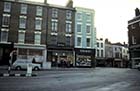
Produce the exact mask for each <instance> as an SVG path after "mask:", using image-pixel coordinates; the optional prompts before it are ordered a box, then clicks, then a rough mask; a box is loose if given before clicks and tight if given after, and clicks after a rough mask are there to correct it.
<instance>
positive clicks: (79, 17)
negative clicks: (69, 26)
mask: <svg viewBox="0 0 140 91" xmlns="http://www.w3.org/2000/svg"><path fill="white" fill-rule="evenodd" d="M77 20H82V12H78V13H77Z"/></svg>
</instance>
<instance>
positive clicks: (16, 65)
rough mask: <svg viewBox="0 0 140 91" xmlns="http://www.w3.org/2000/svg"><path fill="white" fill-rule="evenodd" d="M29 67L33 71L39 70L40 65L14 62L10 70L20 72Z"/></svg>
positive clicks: (28, 62)
mask: <svg viewBox="0 0 140 91" xmlns="http://www.w3.org/2000/svg"><path fill="white" fill-rule="evenodd" d="M28 65H30V66H32V69H33V70H40V69H41V65H40V64H37V63H32V62H30V61H25V60H24V61H15V62H14V63H13V66H12V68H13V69H16V70H21V69H27V66H28Z"/></svg>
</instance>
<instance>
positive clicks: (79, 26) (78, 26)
mask: <svg viewBox="0 0 140 91" xmlns="http://www.w3.org/2000/svg"><path fill="white" fill-rule="evenodd" d="M81 27H82V26H81V24H77V32H81V29H82V28H81Z"/></svg>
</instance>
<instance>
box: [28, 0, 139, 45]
mask: <svg viewBox="0 0 140 91" xmlns="http://www.w3.org/2000/svg"><path fill="white" fill-rule="evenodd" d="M30 1H37V2H43V1H44V0H30ZM67 1H68V0H47V2H48V3H49V4H56V5H62V6H65V5H66V3H67ZM73 3H74V7H84V8H90V9H94V10H95V27H96V31H97V38H103V39H105V38H108V39H109V40H110V41H111V42H112V43H115V42H121V43H123V42H126V43H127V42H128V34H127V33H128V29H127V26H128V20H131V19H133V18H134V17H135V9H136V8H139V9H140V0H73Z"/></svg>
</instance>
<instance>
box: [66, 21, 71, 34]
mask: <svg viewBox="0 0 140 91" xmlns="http://www.w3.org/2000/svg"><path fill="white" fill-rule="evenodd" d="M66 32H67V33H70V32H71V22H66Z"/></svg>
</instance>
